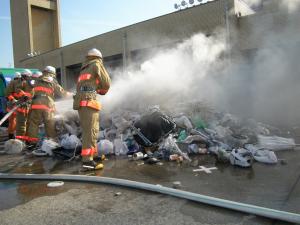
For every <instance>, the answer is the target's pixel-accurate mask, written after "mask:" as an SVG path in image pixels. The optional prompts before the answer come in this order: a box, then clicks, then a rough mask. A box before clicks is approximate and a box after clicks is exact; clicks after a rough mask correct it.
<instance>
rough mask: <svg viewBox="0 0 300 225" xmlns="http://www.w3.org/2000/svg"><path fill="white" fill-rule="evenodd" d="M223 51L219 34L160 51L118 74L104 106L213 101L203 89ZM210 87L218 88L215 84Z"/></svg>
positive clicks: (216, 69) (218, 67) (217, 68)
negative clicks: (137, 67) (135, 67)
mask: <svg viewBox="0 0 300 225" xmlns="http://www.w3.org/2000/svg"><path fill="white" fill-rule="evenodd" d="M224 51H225V43H224V38H223V36H222V35H221V36H217V37H206V36H205V35H203V34H197V35H194V36H193V37H191V38H190V39H188V40H186V41H184V42H183V43H180V44H177V45H176V46H174V48H171V49H163V50H160V51H159V52H157V54H155V55H154V56H153V57H152V58H151V59H150V60H148V61H146V62H144V63H143V64H142V65H141V67H140V69H138V70H131V71H129V72H128V73H126V74H123V73H121V72H119V73H118V75H116V76H115V77H116V79H115V80H114V81H113V85H112V87H111V90H110V91H109V93H108V94H107V96H105V97H104V99H103V104H104V105H105V107H109V108H110V109H114V108H119V107H121V106H123V107H126V106H127V107H139V106H147V105H154V104H159V105H162V104H167V103H170V102H175V101H178V102H179V101H183V100H185V101H189V100H190V101H191V100H197V99H198V100H201V99H206V100H207V98H209V99H210V100H212V99H213V98H214V97H215V94H216V92H215V91H212V90H210V89H208V88H206V87H207V83H208V82H209V80H210V76H211V77H212V76H214V75H216V74H217V73H218V72H221V71H222V69H223V68H224V66H225V65H224V61H223V60H222V59H221V58H220V57H221V56H222V54H223V53H224ZM211 85H214V86H215V87H216V88H215V90H216V89H217V85H216V84H211ZM208 93H210V94H208Z"/></svg>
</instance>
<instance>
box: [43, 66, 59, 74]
mask: <svg viewBox="0 0 300 225" xmlns="http://www.w3.org/2000/svg"><path fill="white" fill-rule="evenodd" d="M44 72H48V73H52V74H54V75H56V69H55V68H54V67H53V66H46V67H45V69H44Z"/></svg>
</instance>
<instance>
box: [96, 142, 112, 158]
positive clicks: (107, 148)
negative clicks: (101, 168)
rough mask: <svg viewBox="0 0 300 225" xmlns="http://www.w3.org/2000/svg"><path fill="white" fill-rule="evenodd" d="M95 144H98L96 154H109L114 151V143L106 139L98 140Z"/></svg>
mask: <svg viewBox="0 0 300 225" xmlns="http://www.w3.org/2000/svg"><path fill="white" fill-rule="evenodd" d="M97 146H98V156H101V155H110V154H113V153H114V144H113V143H112V142H111V141H109V140H107V139H104V140H100V141H99V142H98V144H97Z"/></svg>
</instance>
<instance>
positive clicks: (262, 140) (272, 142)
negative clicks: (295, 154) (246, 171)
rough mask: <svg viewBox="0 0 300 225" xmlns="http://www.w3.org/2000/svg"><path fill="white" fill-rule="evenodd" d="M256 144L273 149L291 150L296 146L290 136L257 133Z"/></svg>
mask: <svg viewBox="0 0 300 225" xmlns="http://www.w3.org/2000/svg"><path fill="white" fill-rule="evenodd" d="M258 146H259V147H260V148H266V149H270V150H273V151H279V150H292V149H294V148H295V147H296V143H295V141H294V139H292V138H283V137H278V136H263V135H258Z"/></svg>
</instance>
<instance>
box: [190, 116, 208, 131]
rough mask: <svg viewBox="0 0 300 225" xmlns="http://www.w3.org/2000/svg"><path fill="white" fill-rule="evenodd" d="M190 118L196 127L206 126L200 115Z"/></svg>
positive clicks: (202, 127)
mask: <svg viewBox="0 0 300 225" xmlns="http://www.w3.org/2000/svg"><path fill="white" fill-rule="evenodd" d="M191 120H192V123H193V125H194V126H195V128H196V129H204V128H207V126H206V124H205V122H204V121H203V120H202V119H201V117H200V116H195V117H193V118H192V119H191Z"/></svg>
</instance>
